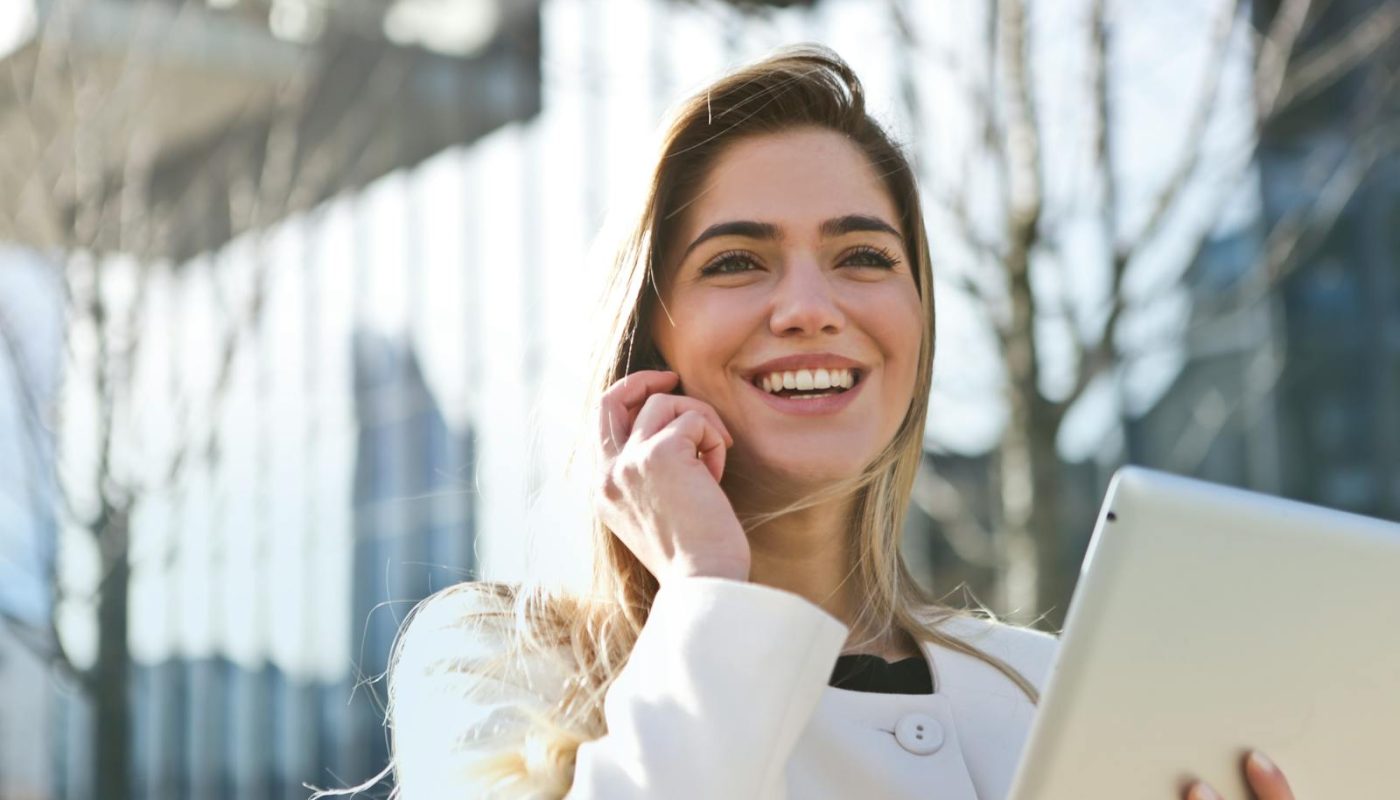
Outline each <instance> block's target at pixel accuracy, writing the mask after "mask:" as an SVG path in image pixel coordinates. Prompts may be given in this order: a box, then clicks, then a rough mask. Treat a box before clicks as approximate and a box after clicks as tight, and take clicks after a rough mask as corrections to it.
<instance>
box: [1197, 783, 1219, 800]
mask: <svg viewBox="0 0 1400 800" xmlns="http://www.w3.org/2000/svg"><path fill="white" fill-rule="evenodd" d="M1191 800H1225V798H1223V797H1221V796H1220V793H1219V792H1217V791H1215V790H1214V789H1212V788H1210V786H1209V785H1208V784H1204V783H1198V784H1196V786H1195V788H1193V789H1192V790H1191Z"/></svg>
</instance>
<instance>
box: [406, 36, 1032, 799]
mask: <svg viewBox="0 0 1400 800" xmlns="http://www.w3.org/2000/svg"><path fill="white" fill-rule="evenodd" d="M799 127H818V128H822V129H827V130H831V131H835V132H838V133H840V134H842V135H844V136H846V137H847V138H848V139H849V140H850V141H851V142H852V143H853V144H854V145H856V146H857V147H859V148H860V149H861V150H862V152H864V153H865V155H866V156H867V158H868V159H869V161H870V163H871V164H872V165H873V166H874V168H875V170H876V171H877V173H878V174H879V175H880V176H881V178H882V179H883V181H884V185H885V187H886V189H887V190H888V191H889V194H890V196H891V198H892V199H893V201H894V204H895V207H896V209H897V210H898V213H899V217H900V219H899V223H900V227H901V229H902V231H903V235H904V238H905V248H906V252H907V253H908V254H909V256H910V258H911V260H912V262H913V268H914V277H915V281H916V284H917V287H918V290H919V294H920V297H921V303H922V307H923V311H924V318H925V320H926V322H927V324H926V325H924V329H923V333H922V336H921V342H920V353H921V358H920V359H919V368H918V375H917V379H916V382H915V390H914V394H913V397H911V398H910V403H909V407H908V409H907V411H906V412H905V415H904V418H903V420H902V422H901V424H900V426H899V428H898V431H897V432H896V433H895V435H894V437H893V439H892V440H891V441H890V442H889V444H888V445H887V446H886V447H885V448H884V449H883V450H882V451H881V452H880V454H879V455H878V456H877V457H876V458H875V459H874V460H873V461H872V462H871V463H870V464H869V465H868V466H867V468H866V469H864V470H863V472H862V473H861V474H860V475H858V476H856V477H854V478H852V479H850V480H848V481H845V482H843V483H841V484H840V485H836V486H830V487H827V488H826V489H823V490H822V491H821V492H819V493H817V494H815V495H814V496H811V497H807V498H804V499H803V500H802V501H800V502H799V503H796V504H793V505H791V506H788V507H786V508H783V509H781V510H779V511H776V512H770V513H767V514H764V515H762V516H761V517H751V518H746V519H744V520H743V522H744V524H745V527H746V528H747V529H752V528H753V527H755V526H757V525H760V524H762V523H763V522H765V521H767V520H770V519H772V518H774V517H775V516H777V515H781V514H784V513H790V512H791V511H794V510H797V509H799V508H806V507H810V506H812V505H815V504H818V503H821V502H824V501H825V500H828V499H832V498H839V497H850V496H854V498H855V503H854V513H853V520H852V525H851V529H850V530H851V536H852V541H851V545H852V549H851V552H852V553H853V554H854V563H853V564H852V565H851V566H852V569H851V573H850V576H849V580H851V581H852V585H853V587H854V590H855V592H856V595H855V596H856V597H858V598H861V599H862V601H863V602H861V603H860V612H859V616H858V618H857V619H856V620H855V621H854V623H853V626H852V629H853V630H860V631H873V632H875V634H874V635H875V636H876V637H881V636H884V635H886V634H888V633H889V632H890V631H892V630H896V629H901V630H905V631H908V632H909V633H910V634H911V635H912V636H913V637H914V638H915V639H916V640H917V641H920V642H935V643H938V644H941V645H943V646H945V647H949V648H952V649H954V650H957V651H960V652H963V653H966V654H968V655H971V656H973V657H975V658H978V659H981V660H982V661H984V662H986V663H987V664H990V665H991V666H993V667H994V668H996V669H998V670H1000V671H1001V672H1002V673H1004V674H1005V675H1006V676H1007V677H1008V678H1009V679H1010V680H1011V681H1013V682H1014V683H1015V684H1016V685H1017V686H1019V687H1020V688H1021V689H1022V690H1023V691H1024V692H1025V693H1026V694H1027V695H1028V696H1029V697H1030V698H1031V700H1032V702H1036V701H1037V700H1038V697H1037V694H1036V690H1035V688H1034V687H1033V686H1032V685H1031V683H1030V682H1029V681H1028V680H1026V679H1025V678H1024V677H1023V676H1022V675H1020V674H1019V673H1018V672H1017V671H1016V670H1015V669H1014V668H1012V667H1011V666H1010V665H1008V664H1006V663H1005V662H1003V661H1002V660H1000V659H998V658H996V657H993V656H991V655H990V654H987V653H984V652H982V651H981V650H979V649H978V648H976V647H974V646H972V645H971V644H968V643H967V642H964V641H962V640H960V639H958V638H956V637H954V636H951V635H949V634H947V633H945V632H943V631H942V630H940V629H939V624H940V623H942V622H944V621H946V620H947V619H948V618H949V617H952V616H954V615H957V614H959V613H963V612H958V611H955V610H953V609H950V608H945V607H941V606H940V605H939V604H938V603H937V602H936V600H935V599H934V598H933V597H932V596H931V595H929V594H928V593H927V592H926V591H925V590H924V589H923V588H922V587H920V586H919V584H918V583H916V582H915V580H914V579H913V577H912V576H911V574H910V572H909V570H908V568H907V566H906V565H905V563H904V561H903V559H902V557H901V555H900V547H899V545H900V539H901V536H902V532H903V520H904V515H905V512H906V509H907V507H908V505H909V497H910V492H911V488H912V485H913V482H914V477H915V472H916V470H917V469H918V467H919V463H920V460H921V458H922V452H923V450H922V445H923V432H924V421H925V417H926V414H927V407H928V398H929V386H930V381H931V378H932V365H933V350H934V336H933V329H934V326H933V313H934V311H933V283H932V280H933V277H932V268H931V264H930V256H929V247H928V240H927V236H926V233H925V230H924V224H923V217H922V211H921V207H920V202H919V194H918V190H917V186H916V181H915V175H914V171H913V169H912V167H911V165H910V162H909V159H908V158H907V157H906V156H905V155H904V153H903V152H902V151H901V149H900V148H899V146H898V145H897V144H895V143H894V142H893V141H892V140H891V139H890V138H889V137H888V135H887V134H886V133H885V132H884V130H883V129H882V128H881V126H880V125H879V124H878V123H877V122H876V121H875V120H874V119H873V118H872V117H871V116H870V115H869V114H868V113H867V112H866V109H865V97H864V93H863V89H862V87H861V84H860V81H859V79H858V78H857V77H856V75H855V73H854V72H852V70H851V68H850V67H849V66H847V64H846V63H845V62H844V61H842V60H841V58H840V57H839V56H837V55H836V54H835V53H833V52H831V51H830V50H828V49H826V48H824V47H820V46H815V45H800V46H796V47H790V48H785V49H783V50H780V51H778V52H777V53H775V54H773V55H771V56H769V57H767V58H764V59H762V60H760V61H757V62H754V63H751V64H749V65H747V66H744V67H741V68H739V69H736V70H734V71H732V72H730V73H728V74H726V75H725V76H724V77H722V78H720V79H719V80H717V81H716V82H714V83H713V84H712V85H710V86H708V87H707V88H705V89H703V90H702V91H700V92H698V93H696V94H695V95H694V96H692V97H690V98H689V99H687V100H685V101H684V102H683V103H682V104H681V105H679V106H678V107H677V108H676V109H675V110H674V111H673V112H672V115H671V117H670V120H669V123H668V125H667V126H666V128H665V129H664V131H665V132H664V136H663V138H662V141H661V148H660V154H659V158H658V160H657V162H656V167H655V169H654V171H653V173H652V175H651V179H650V183H649V189H648V191H647V193H646V195H645V200H644V207H643V209H642V211H641V213H640V215H639V218H638V219H637V221H636V224H635V227H634V228H633V229H632V230H631V231H630V232H628V233H627V235H626V236H625V239H624V241H623V243H622V244H621V246H620V247H619V248H618V251H617V254H616V258H615V259H614V261H613V263H612V269H611V272H610V274H609V279H608V283H607V288H606V291H605V298H606V299H605V301H604V306H603V316H604V318H605V319H606V320H607V328H606V330H605V331H604V333H603V335H602V337H601V339H600V344H599V347H598V350H597V351H596V353H595V358H594V364H595V372H594V375H593V379H592V381H591V385H590V392H591V394H592V397H591V398H590V400H591V401H592V403H591V404H590V405H594V404H596V401H597V399H598V396H599V395H601V393H602V392H603V391H604V390H605V389H607V388H608V387H609V386H611V385H612V384H613V383H615V382H616V381H617V380H619V379H621V378H622V377H624V376H626V375H627V374H629V373H631V372H633V371H635V370H636V369H639V368H654V367H655V366H656V365H657V364H658V363H659V362H660V358H659V354H658V353H657V351H656V347H655V344H654V343H653V342H652V340H651V337H650V323H651V320H652V315H653V313H654V312H655V309H656V308H657V304H658V289H657V286H658V277H660V276H659V270H660V267H661V263H662V255H663V254H664V253H665V252H667V247H668V246H669V245H670V244H672V242H671V241H670V237H672V236H674V235H675V233H676V227H677V225H676V223H677V221H678V218H679V216H680V213H681V211H682V210H683V209H684V208H685V206H686V204H687V203H689V202H691V201H692V200H693V199H694V196H693V192H694V190H695V187H697V186H699V185H700V183H701V180H702V178H703V177H704V176H705V174H706V173H707V171H708V170H710V169H711V168H712V167H713V165H714V164H715V161H716V159H717V158H718V156H719V155H720V154H721V153H722V152H723V151H724V150H725V148H727V147H729V146H731V145H732V144H733V143H734V142H735V141H737V140H738V139H740V138H742V137H750V136H756V135H762V134H768V133H776V132H780V131H786V130H790V129H794V128H799ZM592 548H593V559H594V561H593V570H592V581H591V588H590V590H589V591H588V592H587V593H584V594H579V593H570V592H566V591H563V590H561V589H555V588H547V587H542V586H537V587H532V588H530V589H528V590H527V589H517V588H515V587H510V586H503V585H499V584H471V585H459V586H458V587H453V588H452V589H449V590H446V595H444V596H435V597H434V598H429V600H427V601H425V603H424V604H423V605H422V606H420V609H422V608H431V607H432V606H433V605H434V604H435V603H437V604H439V614H438V616H439V621H438V623H437V627H436V628H434V627H433V626H432V625H428V626H426V627H428V628H430V629H431V630H435V631H438V633H437V634H435V635H440V636H442V637H448V638H450V639H451V640H452V643H445V644H444V646H443V647H442V648H441V649H439V648H436V647H435V648H434V650H435V651H436V652H438V653H439V655H440V659H439V660H440V662H441V664H442V669H443V670H452V669H458V670H462V669H467V670H468V671H469V672H470V673H471V676H472V678H473V680H471V681H468V682H466V683H464V684H459V686H465V687H467V688H466V689H464V691H471V688H470V687H471V686H477V685H485V683H484V682H485V681H487V680H488V677H489V676H491V675H493V674H494V675H495V676H496V677H495V678H492V679H491V680H496V681H500V680H507V681H508V680H509V675H510V672H511V670H513V669H515V670H518V669H519V668H520V665H521V664H522V663H525V662H527V661H529V660H531V659H553V660H555V662H556V663H558V664H560V665H561V670H562V673H563V674H565V675H567V680H566V681H565V683H564V688H563V690H562V693H561V695H560V696H558V697H548V698H541V703H540V704H539V705H538V706H532V707H530V708H521V709H517V713H518V714H519V715H520V716H521V717H523V718H524V719H525V722H524V723H523V724H522V725H521V726H520V729H519V735H517V736H514V737H504V738H502V737H495V738H493V739H492V740H491V742H492V743H491V744H490V745H489V746H488V745H485V744H483V743H481V742H462V743H460V746H461V747H463V748H476V749H477V751H478V752H476V753H475V754H474V757H473V759H472V764H473V767H472V770H471V774H470V777H469V778H464V779H465V780H469V781H470V785H469V786H466V787H463V788H470V789H475V790H477V792H478V793H479V794H487V793H493V795H494V793H498V792H509V793H520V794H525V795H529V796H540V795H546V796H547V795H562V794H564V793H565V792H567V790H568V788H569V786H570V783H571V781H572V775H573V763H574V757H575V753H576V751H577V749H578V746H579V745H580V744H581V743H583V742H586V741H589V740H592V739H595V738H597V737H599V736H601V735H603V734H604V733H605V732H606V729H605V722H604V718H603V698H604V696H605V695H606V693H607V691H608V688H609V687H610V686H611V685H612V683H613V680H614V679H615V678H616V677H617V675H618V673H619V671H620V670H621V669H622V668H623V666H624V665H625V664H626V662H627V658H628V655H629V654H630V652H631V650H632V646H633V644H634V643H635V642H636V640H637V636H638V634H639V633H640V631H641V629H642V626H643V625H644V624H645V623H646V620H647V616H648V613H649V612H650V609H651V606H652V601H653V598H654V597H655V595H656V593H657V590H658V588H659V587H658V584H657V581H656V579H655V578H654V577H653V576H652V575H651V573H650V572H648V571H647V569H646V568H645V567H644V566H643V565H642V563H641V562H640V561H639V560H638V559H637V558H636V557H635V556H634V555H633V554H632V552H631V551H630V550H628V548H627V547H626V546H625V545H624V544H623V543H622V542H621V540H619V539H618V538H617V537H616V536H615V535H613V533H612V531H611V530H609V529H608V528H607V526H606V525H604V524H603V523H602V522H601V521H600V520H598V519H597V518H596V517H595V519H594V520H593V523H592ZM464 593H465V594H467V595H469V596H470V600H469V601H468V602H465V603H461V602H457V603H455V604H454V603H453V602H452V601H451V600H447V601H445V602H444V597H452V598H456V599H457V600H458V601H460V600H461V599H462V598H463V596H464ZM440 594H442V593H440ZM442 609H452V610H451V611H450V612H448V613H447V616H448V618H447V619H442V618H441V617H442V614H441V610H442ZM417 616H419V617H421V616H422V614H421V613H420V614H418V615H417ZM414 621H415V617H412V616H411V617H410V618H409V620H406V621H405V624H404V629H407V628H408V627H409V626H410V624H411V623H413V622H414ZM472 636H495V637H498V638H499V639H500V641H503V642H505V643H506V646H505V648H504V650H503V651H501V652H499V653H496V654H495V655H496V657H495V658H488V659H484V660H483V659H476V658H469V657H467V656H465V655H461V654H458V655H459V656H460V657H456V656H454V652H453V648H454V647H457V646H459V645H461V643H463V642H466V641H467V639H468V638H469V637H472ZM403 638H404V637H402V636H401V640H400V642H399V643H398V644H396V646H395V653H394V659H393V661H394V663H395V664H396V667H395V668H394V669H393V673H394V674H393V675H392V676H391V679H390V690H389V702H390V713H391V715H392V714H393V707H394V704H395V703H396V702H397V701H398V699H399V698H398V697H397V695H398V694H399V687H398V686H396V684H398V683H400V682H402V681H410V680H421V679H423V675H422V674H421V673H419V672H415V673H413V674H398V670H399V666H400V665H399V657H400V654H401V651H402V649H403ZM454 643H455V644H454ZM468 662H470V663H469V664H468ZM464 665H467V666H464ZM517 683H518V681H517ZM402 735H403V733H402V732H400V731H397V730H395V732H394V742H395V757H396V759H398V758H400V757H401V756H402V753H400V752H399V750H400V746H401V744H402Z"/></svg>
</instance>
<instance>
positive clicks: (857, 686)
mask: <svg viewBox="0 0 1400 800" xmlns="http://www.w3.org/2000/svg"><path fill="white" fill-rule="evenodd" d="M828 683H829V685H831V686H835V687H837V688H839V689H849V690H850V691H853V692H879V693H882V694H933V675H932V674H931V673H930V672H929V668H928V661H926V660H925V659H924V657H923V656H910V657H908V658H904V659H900V660H899V661H896V662H894V663H893V664H892V663H890V662H888V661H886V660H885V659H883V658H880V657H879V656H875V655H869V654H867V653H857V654H854V655H848V656H840V657H838V658H837V659H836V668H835V669H833V670H832V671H831V680H830V681H828Z"/></svg>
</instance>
